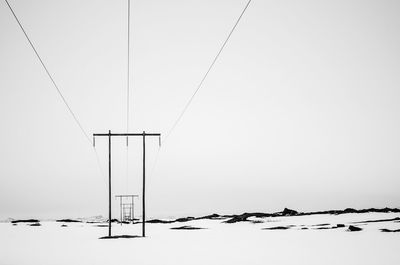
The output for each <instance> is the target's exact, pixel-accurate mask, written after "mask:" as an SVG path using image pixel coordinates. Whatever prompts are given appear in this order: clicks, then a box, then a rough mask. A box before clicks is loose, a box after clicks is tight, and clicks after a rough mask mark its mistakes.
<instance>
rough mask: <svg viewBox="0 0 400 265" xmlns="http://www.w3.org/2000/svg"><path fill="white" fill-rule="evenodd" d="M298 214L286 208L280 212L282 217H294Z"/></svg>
mask: <svg viewBox="0 0 400 265" xmlns="http://www.w3.org/2000/svg"><path fill="white" fill-rule="evenodd" d="M298 214H299V213H298V212H297V211H295V210H291V209H288V208H285V209H283V212H282V215H283V216H296V215H298Z"/></svg>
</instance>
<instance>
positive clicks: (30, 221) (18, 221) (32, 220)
mask: <svg viewBox="0 0 400 265" xmlns="http://www.w3.org/2000/svg"><path fill="white" fill-rule="evenodd" d="M39 222H40V221H39V220H36V219H25V220H13V221H11V223H12V224H18V223H39Z"/></svg>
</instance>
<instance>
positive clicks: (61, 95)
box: [4, 0, 91, 143]
mask: <svg viewBox="0 0 400 265" xmlns="http://www.w3.org/2000/svg"><path fill="white" fill-rule="evenodd" d="M4 1H5V2H6V3H7V6H8V8H9V9H10V10H11V13H12V14H13V16H14V18H15V20H16V21H17V23H18V25H19V27H20V28H21V30H22V32H23V33H24V35H25V37H26V39H27V40H28V42H29V44H30V45H31V47H32V49H33V51H34V52H35V54H36V57H37V58H38V59H39V61H40V64H41V65H42V66H43V68H44V70H45V71H46V74H47V76H48V77H49V78H50V80H51V82H52V83H53V85H54V87H55V89H56V90H57V93H58V95H60V97H61V99H62V101H63V102H64V104H65V106H66V107H67V109H68V111H69V113H70V114H71V115H72V117H73V118H74V120H75V122H76V124H77V125H78V126H79V128H80V129H81V131H82V133H83V134H84V135H85V137H86V139H87V140H88V141H89V143H91V140H90V138H89V135H88V134H87V133H86V131H85V130H84V129H83V127H82V124H81V123H80V122H79V120H78V118H77V117H76V115H75V113H74V112H73V111H72V109H71V107H70V106H69V104H68V102H67V100H66V99H65V97H64V95H63V94H62V93H61V90H60V88H59V87H58V85H57V83H56V82H55V81H54V78H53V76H52V75H51V74H50V72H49V70H48V69H47V67H46V65H45V63H44V62H43V60H42V58H41V57H40V55H39V53H38V52H37V50H36V48H35V46H34V45H33V43H32V41H31V39H30V38H29V36H28V34H27V33H26V31H25V29H24V27H23V26H22V24H21V22H20V21H19V19H18V17H17V15H16V14H15V12H14V10H13V8H12V7H11V5H10V4H9V3H8V1H7V0H4Z"/></svg>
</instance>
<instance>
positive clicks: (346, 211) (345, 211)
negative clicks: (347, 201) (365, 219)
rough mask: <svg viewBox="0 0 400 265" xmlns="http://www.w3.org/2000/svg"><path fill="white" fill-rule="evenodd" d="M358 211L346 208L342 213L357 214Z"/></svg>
mask: <svg viewBox="0 0 400 265" xmlns="http://www.w3.org/2000/svg"><path fill="white" fill-rule="evenodd" d="M358 212H359V211H357V210H355V209H353V208H346V209H344V210H343V213H358Z"/></svg>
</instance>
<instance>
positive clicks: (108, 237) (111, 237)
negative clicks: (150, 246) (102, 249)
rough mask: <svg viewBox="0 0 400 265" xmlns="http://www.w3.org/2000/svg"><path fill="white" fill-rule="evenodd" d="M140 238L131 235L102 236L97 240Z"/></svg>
mask: <svg viewBox="0 0 400 265" xmlns="http://www.w3.org/2000/svg"><path fill="white" fill-rule="evenodd" d="M138 237H141V236H132V235H119V236H103V237H100V238H99V239H118V238H138Z"/></svg>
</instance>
